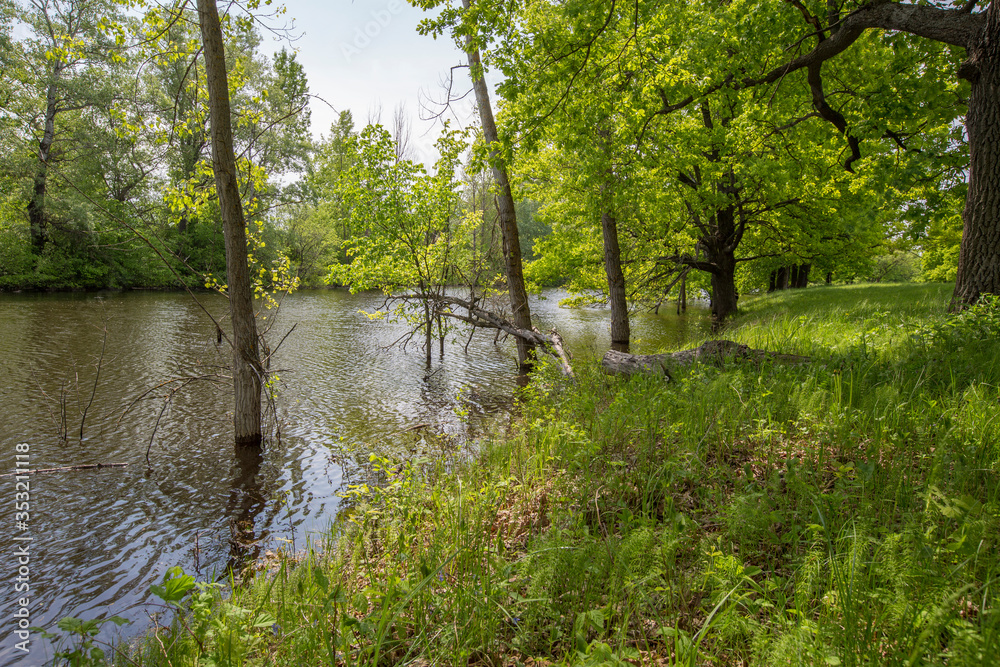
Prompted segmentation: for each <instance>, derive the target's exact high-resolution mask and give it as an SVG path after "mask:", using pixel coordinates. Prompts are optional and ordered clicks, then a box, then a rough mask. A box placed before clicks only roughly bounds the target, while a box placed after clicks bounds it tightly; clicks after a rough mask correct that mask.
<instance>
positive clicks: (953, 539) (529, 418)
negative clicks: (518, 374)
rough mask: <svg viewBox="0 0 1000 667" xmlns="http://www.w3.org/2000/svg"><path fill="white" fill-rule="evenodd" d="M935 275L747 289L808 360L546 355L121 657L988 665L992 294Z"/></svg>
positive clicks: (994, 575) (994, 465)
mask: <svg viewBox="0 0 1000 667" xmlns="http://www.w3.org/2000/svg"><path fill="white" fill-rule="evenodd" d="M950 291H951V288H950V287H949V286H945V285H916V286H913V285H910V286H891V287H886V286H848V287H840V288H817V289H808V290H799V291H794V292H791V293H788V294H783V295H771V296H767V297H762V298H759V299H757V300H754V301H750V302H749V303H747V304H741V307H743V310H744V314H743V315H742V317H741V318H740V319H739V320H737V321H736V322H735V323H734V324H733V325H731V327H730V328H729V329H728V330H727V331H726V332H725V333H724V336H725V337H727V338H731V339H734V340H737V341H740V342H744V343H747V344H750V345H751V346H753V347H758V348H766V349H769V350H773V351H781V352H793V353H798V354H806V355H809V356H810V357H811V361H810V362H809V363H805V364H794V365H792V364H778V363H767V362H765V363H762V364H755V363H752V362H739V361H733V360H730V361H728V362H724V363H721V364H700V365H695V366H693V367H691V368H689V369H686V370H683V371H681V372H678V373H675V374H674V378H673V380H671V381H666V380H664V379H663V378H662V377H653V376H648V377H633V378H631V379H622V378H618V377H609V376H606V375H604V374H602V373H601V372H600V370H599V368H598V365H597V363H596V361H594V360H591V361H586V360H583V361H580V360H578V362H577V364H576V366H577V371H578V372H577V380H576V381H575V383H571V382H569V381H567V380H565V379H563V378H561V377H560V376H559V375H558V374H557V373H556V372H555V371H554V370H553V369H550V368H542V369H541V370H540V371H539V373H538V376H537V377H536V379H535V381H534V383H533V385H532V387H531V388H530V389H528V390H526V391H525V393H524V394H523V395H522V396H521V400H520V418H519V419H518V420H517V421H516V422H515V425H514V427H512V429H511V430H510V431H509V432H506V433H498V434H496V435H495V436H494V437H493V438H491V439H490V440H489V441H488V442H484V443H482V444H481V445H480V451H479V456H478V457H476V459H475V460H473V461H470V460H464V461H462V462H460V463H458V464H456V463H455V462H454V461H451V462H449V461H444V460H442V461H438V462H435V463H424V464H422V465H416V464H411V463H408V462H406V461H394V460H389V459H386V458H379V457H374V459H373V461H372V465H373V466H374V468H375V469H377V470H378V471H380V472H381V473H382V474H383V475H384V483H382V484H379V485H369V486H364V485H362V486H358V487H353V488H351V489H349V490H348V495H349V496H350V497H351V499H352V510H351V511H350V512H349V513H348V514H346V515H345V516H344V517H342V519H341V521H340V523H339V524H338V527H337V528H336V529H335V530H334V531H333V534H332V536H331V544H335V547H327V548H326V549H324V550H310V551H308V552H307V553H306V554H304V555H302V556H301V557H299V558H298V559H297V560H295V561H294V562H293V561H291V560H289V561H283V562H281V563H280V564H279V566H277V567H276V568H275V569H274V570H273V571H272V572H271V573H270V574H268V575H262V576H259V577H257V578H256V580H255V581H254V582H253V583H252V584H251V585H249V586H246V587H237V588H236V589H235V590H233V591H231V593H230V596H229V597H228V601H226V602H225V603H223V601H222V598H221V597H218V593H215V594H216V595H217V598H216V608H217V612H215V614H214V616H212V618H214V619H216V620H215V621H208V620H206V619H207V618H208V616H206V614H205V612H204V604H205V595H206V594H207V593H208V592H212V589H208V588H205V587H202V588H197V587H193V588H191V591H192V593H193V595H194V598H192V599H194V600H195V601H197V602H198V604H200V605H202V607H199V609H200V611H199V610H195V612H196V613H195V616H194V618H196V619H201V621H199V622H200V623H202V624H203V626H199V627H204V628H209V629H211V632H212V635H211V636H206V634H205V630H200V631H199V630H196V629H195V626H194V625H193V624H192V622H191V621H188V622H187V624H185V623H184V622H175V623H174V625H173V628H172V630H170V631H162V632H159V633H157V635H156V636H151V637H149V638H147V639H146V641H145V642H144V643H143V644H142V645H141V648H140V649H137V650H136V652H135V653H134V654H133V656H132V657H131V658H130V659H131V660H134V661H137V662H139V663H140V664H158V665H160V664H162V665H167V664H171V665H182V664H184V665H187V664H243V665H269V666H275V667H276V666H285V665H288V666H292V665H296V666H297V665H331V666H332V665H373V666H374V665H390V664H409V665H543V664H559V665H581V666H582V665H624V664H634V665H638V664H644V665H707V664H718V665H739V664H744V665H746V664H754V665H851V666H853V665H977V666H978V665H987V664H998V663H1000V614H998V611H997V607H996V599H997V593H996V589H997V584H998V582H997V579H998V576H1000V549H998V544H997V542H998V539H1000V480H998V475H997V473H998V470H1000V419H998V415H1000V411H998V400H1000V394H998V387H1000V368H998V359H1000V343H998V334H1000V305H998V304H997V302H995V301H984V302H983V303H982V304H980V305H978V306H976V307H975V308H973V309H970V310H969V311H966V312H965V313H963V314H961V315H957V316H948V315H946V314H945V306H946V303H947V299H948V296H949V294H950ZM696 343H697V341H692V342H691V344H692V345H694V344H696ZM192 585H193V584H192ZM177 604H178V605H179V606H182V607H183V605H184V604H188V603H186V602H184V601H183V600H181V601H180V602H178V603H177ZM225 605H228V606H225ZM233 609H238V610H242V611H241V612H240V613H234V612H233V611H232V610H233ZM227 610H228V611H227ZM198 614H201V616H198ZM261 619H267V621H268V623H270V622H271V621H272V620H273V624H272V625H270V627H264V626H266V625H267V623H263V624H262V623H261V622H260V620H261ZM236 640H238V641H240V642H244V646H245V648H244V649H241V650H235V649H232V648H230V649H227V650H229V655H232V656H236V657H234V658H233V661H232V662H225V660H224V656H225V653H224V652H220V651H218V650H216V649H214V648H213V646H215V645H216V644H218V643H219V642H223V645H224V646H227V647H231V644H232V642H233V641H236ZM226 642H228V643H226ZM220 656H221V657H220ZM209 660H212V661H216V662H210V661H209ZM219 660H222V661H223V662H221V663H220V662H217V661H219Z"/></svg>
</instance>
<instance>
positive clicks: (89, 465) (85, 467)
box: [0, 463, 128, 477]
mask: <svg viewBox="0 0 1000 667" xmlns="http://www.w3.org/2000/svg"><path fill="white" fill-rule="evenodd" d="M127 465H128V464H127V463H84V464H82V465H78V466H63V467H61V468H36V469H35V470H18V471H16V472H5V473H3V474H0V477H13V476H14V475H40V474H42V473H46V472H64V471H67V470H99V469H101V468H124V467H125V466H127Z"/></svg>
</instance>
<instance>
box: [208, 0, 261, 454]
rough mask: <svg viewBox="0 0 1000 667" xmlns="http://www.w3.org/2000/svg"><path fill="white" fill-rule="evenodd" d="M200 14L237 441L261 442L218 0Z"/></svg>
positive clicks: (253, 326)
mask: <svg viewBox="0 0 1000 667" xmlns="http://www.w3.org/2000/svg"><path fill="white" fill-rule="evenodd" d="M198 19H199V25H200V26H201V36H202V44H203V46H204V54H205V75H206V79H207V84H208V98H209V106H210V112H211V113H210V115H211V126H212V168H213V171H214V172H215V184H216V189H217V190H218V194H219V207H220V209H221V212H222V226H223V233H224V235H225V240H226V275H227V282H228V287H227V293H228V296H229V312H230V316H231V318H232V321H233V389H234V395H235V397H234V401H235V412H234V416H233V424H234V426H235V430H236V445H237V447H259V446H260V445H261V443H262V436H261V383H262V379H263V375H264V371H263V368H262V366H261V363H260V353H259V351H258V346H257V322H256V319H255V317H254V309H253V292H252V287H251V282H250V269H249V266H248V264H247V236H246V221H245V218H244V215H243V202H242V200H241V199H240V189H239V182H238V179H237V171H236V154H235V153H234V151H233V132H232V123H231V116H230V114H231V112H230V106H229V81H228V78H227V75H226V53H225V46H224V43H223V40H222V27H221V24H220V23H219V11H218V8H217V7H216V5H215V0H198Z"/></svg>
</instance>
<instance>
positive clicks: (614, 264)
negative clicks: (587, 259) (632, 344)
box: [601, 211, 631, 352]
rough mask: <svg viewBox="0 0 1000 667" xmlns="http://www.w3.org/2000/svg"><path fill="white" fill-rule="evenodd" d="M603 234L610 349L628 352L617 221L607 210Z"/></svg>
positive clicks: (602, 225)
mask: <svg viewBox="0 0 1000 667" xmlns="http://www.w3.org/2000/svg"><path fill="white" fill-rule="evenodd" d="M601 232H602V233H603V235H604V271H605V273H607V275H608V303H609V304H610V305H611V349H612V350H618V351H619V352H628V345H629V339H630V337H631V334H630V332H629V322H628V304H627V303H626V301H625V274H623V273H622V253H621V248H620V247H619V245H618V221H617V220H615V217H614V216H613V215H611V214H610V213H608V212H606V211H605V212H604V213H603V214H602V215H601Z"/></svg>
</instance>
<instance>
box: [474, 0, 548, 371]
mask: <svg viewBox="0 0 1000 667" xmlns="http://www.w3.org/2000/svg"><path fill="white" fill-rule="evenodd" d="M462 6H463V7H464V8H465V11H467V12H468V11H470V8H471V6H472V3H471V0H462ZM466 45H467V46H469V48H468V49H467V50H466V55H467V56H468V58H469V69H470V70H471V73H472V87H473V89H474V90H475V93H476V106H478V107H479V118H480V121H481V122H482V126H483V139H484V140H485V141H486V144H487V145H488V146H490V153H489V155H490V168H491V170H492V172H493V180H494V181H496V185H497V190H498V192H497V215H498V217H499V222H500V233H501V235H502V236H503V256H504V263H505V265H506V269H507V291H508V294H509V295H510V309H511V321H512V322H513V323H514V324H515V325H516V326H517V327H518V328H519V329H531V309H530V308H529V307H528V291H527V290H526V289H525V287H524V273H523V272H522V269H521V239H520V236H519V234H518V230H517V214H516V212H515V209H514V196H513V194H512V193H511V189H510V180H509V179H508V178H507V167H506V166H505V165H504V163H503V157H502V156H501V155H500V151H499V149H498V148H497V146H496V145H497V143H498V142H499V136H498V135H497V126H496V121H495V120H494V119H493V107H492V106H490V93H489V88H488V87H487V85H486V79H485V77H484V76H483V66H482V62H481V61H480V58H479V51H478V50H477V49H474V48H471V45H472V41H471V39H470V38H466ZM534 356H535V346H534V345H532V344H531V343H529V342H527V341H525V340H523V339H521V338H518V339H517V361H518V365H519V367H520V372H521V374H522V375H526V374H527V373H529V372H530V371H531V366H532V360H533V359H534Z"/></svg>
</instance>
